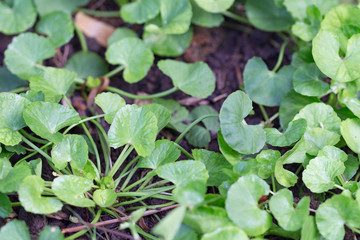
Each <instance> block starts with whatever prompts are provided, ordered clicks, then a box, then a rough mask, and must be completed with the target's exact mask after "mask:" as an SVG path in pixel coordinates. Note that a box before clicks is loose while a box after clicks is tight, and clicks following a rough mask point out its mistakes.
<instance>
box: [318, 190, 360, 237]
mask: <svg viewBox="0 0 360 240" xmlns="http://www.w3.org/2000/svg"><path fill="white" fill-rule="evenodd" d="M316 225H317V227H318V229H319V231H320V233H321V235H322V236H323V237H325V238H326V239H328V240H340V239H344V236H345V229H344V225H347V226H349V227H352V228H359V227H360V209H359V206H358V204H357V203H356V201H354V200H352V199H350V198H348V197H346V196H344V195H335V196H333V197H332V198H331V199H328V200H327V201H326V202H325V203H323V204H321V205H320V207H319V208H318V209H317V211H316Z"/></svg>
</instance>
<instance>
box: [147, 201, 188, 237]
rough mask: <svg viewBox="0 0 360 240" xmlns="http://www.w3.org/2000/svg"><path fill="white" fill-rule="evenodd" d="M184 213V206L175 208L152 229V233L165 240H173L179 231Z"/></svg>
mask: <svg viewBox="0 0 360 240" xmlns="http://www.w3.org/2000/svg"><path fill="white" fill-rule="evenodd" d="M185 212H186V207H184V206H179V207H177V208H175V209H174V210H173V211H171V212H170V213H169V214H168V215H166V217H165V218H163V219H162V220H161V221H160V222H159V223H158V224H157V225H156V226H155V227H154V228H153V230H152V232H153V233H154V234H156V235H159V236H162V237H163V239H165V240H172V239H174V240H175V239H176V238H174V237H175V235H176V234H177V232H178V231H179V230H180V229H181V225H182V224H181V222H182V220H183V218H184V215H185Z"/></svg>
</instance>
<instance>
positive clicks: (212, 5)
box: [195, 0, 234, 13]
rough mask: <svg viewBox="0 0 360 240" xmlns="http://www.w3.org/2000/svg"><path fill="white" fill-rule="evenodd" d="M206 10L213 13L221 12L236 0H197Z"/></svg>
mask: <svg viewBox="0 0 360 240" xmlns="http://www.w3.org/2000/svg"><path fill="white" fill-rule="evenodd" d="M195 2H196V3H197V4H198V5H199V6H200V7H201V8H203V9H204V10H206V11H208V12H212V13H220V12H223V11H225V10H227V9H228V8H230V7H231V5H233V3H234V0H195Z"/></svg>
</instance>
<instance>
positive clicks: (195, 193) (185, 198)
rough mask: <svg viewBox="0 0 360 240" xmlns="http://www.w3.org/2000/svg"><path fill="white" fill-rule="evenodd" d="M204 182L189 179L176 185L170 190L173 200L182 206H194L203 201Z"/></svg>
mask: <svg viewBox="0 0 360 240" xmlns="http://www.w3.org/2000/svg"><path fill="white" fill-rule="evenodd" d="M206 190H207V188H206V184H205V183H204V182H203V181H190V182H187V183H185V184H182V185H179V186H177V187H176V188H175V189H174V191H173V192H172V194H173V196H174V199H175V201H177V202H178V203H180V204H181V205H183V206H190V207H193V206H196V205H199V204H201V203H202V202H203V201H204V197H205V193H206Z"/></svg>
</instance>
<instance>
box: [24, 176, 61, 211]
mask: <svg viewBox="0 0 360 240" xmlns="http://www.w3.org/2000/svg"><path fill="white" fill-rule="evenodd" d="M44 184H45V181H44V180H43V179H42V178H41V177H39V176H35V175H31V176H28V177H26V178H25V179H24V181H23V183H22V184H21V185H20V188H19V191H18V193H19V200H20V202H21V205H22V206H23V207H24V208H25V210H26V211H28V212H32V213H36V214H50V213H54V212H57V211H60V210H61V208H62V206H63V204H62V203H61V201H59V200H57V199H55V198H51V197H42V196H41V193H42V192H43V191H44V190H45V186H44Z"/></svg>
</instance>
